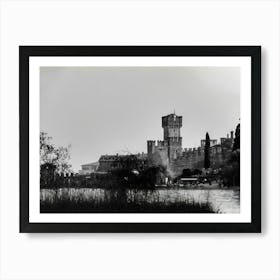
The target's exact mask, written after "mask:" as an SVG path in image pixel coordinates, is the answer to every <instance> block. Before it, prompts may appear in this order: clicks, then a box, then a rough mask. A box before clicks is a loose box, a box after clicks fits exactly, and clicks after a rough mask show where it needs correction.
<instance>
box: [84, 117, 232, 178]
mask: <svg viewBox="0 0 280 280" xmlns="http://www.w3.org/2000/svg"><path fill="white" fill-rule="evenodd" d="M182 124H183V118H182V116H177V115H176V114H175V113H174V114H169V115H167V116H163V117H162V128H163V140H158V141H155V140H148V141H147V154H144V153H142V154H136V155H118V154H117V155H102V156H101V157H100V159H99V161H98V162H97V163H92V164H86V165H82V170H81V171H80V173H81V174H89V173H92V172H108V171H110V170H112V169H115V168H120V167H121V165H122V163H123V162H124V161H125V160H126V158H127V157H131V156H133V157H134V158H135V159H137V161H138V162H139V168H144V167H145V166H153V165H163V166H165V167H166V168H167V170H168V171H169V173H170V174H171V175H172V176H174V177H175V176H177V175H180V174H182V171H183V170H184V169H202V168H203V167H204V148H205V139H203V140H201V142H200V146H199V147H197V148H185V149H183V148H182V137H181V132H180V129H181V127H182ZM233 143H234V137H233V131H231V133H230V136H229V135H227V137H226V138H220V142H219V143H218V141H217V140H216V139H211V140H210V153H209V154H210V162H211V168H213V169H218V168H220V167H222V166H223V165H224V164H225V163H226V161H227V160H228V159H229V157H230V155H231V152H232V147H233ZM91 165H92V168H91ZM87 170H91V171H92V172H88V171H87Z"/></svg>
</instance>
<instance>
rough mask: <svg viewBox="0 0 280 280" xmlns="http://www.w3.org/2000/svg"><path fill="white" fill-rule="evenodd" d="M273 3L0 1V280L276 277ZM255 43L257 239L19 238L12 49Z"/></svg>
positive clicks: (277, 13) (279, 12)
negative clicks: (258, 75) (258, 51)
mask: <svg viewBox="0 0 280 280" xmlns="http://www.w3.org/2000/svg"><path fill="white" fill-rule="evenodd" d="M279 20H280V2H279V1H277V0H274V1H273V0H265V1H257V0H256V1H253V0H246V1H238V0H236V1H210V0H207V1H172V2H171V1H156V0H155V1H145V0H144V1H106V0H105V1H103V2H101V1H100V2H99V1H23V0H21V1H15V0H11V1H7V0H2V1H1V2H0V28H1V29H0V43H1V45H0V46H1V49H0V55H1V57H0V61H1V64H0V67H1V68H0V70H1V80H0V89H1V99H0V105H1V107H0V114H1V151H0V154H1V174H0V180H1V189H0V278H1V279H30V280H32V279H266V280H267V279H275V280H276V279H280V267H279V263H280V260H279V259H280V258H279V257H280V246H279V241H280V227H279V226H280V217H279V213H280V212H279V210H280V209H279V202H280V201H279V199H280V195H279V194H280V193H279V183H280V182H279V167H280V165H279V143H280V142H279V140H280V139H279V127H280V126H279V109H280V108H279V105H280V104H279V77H280V76H279V74H280V73H279V53H280V40H279V39H280V32H279V31H280V30H279V29H280V25H279ZM247 44H248V45H251V44H252V45H262V47H263V54H262V55H263V57H262V58H263V59H262V63H263V64H262V71H263V72H262V131H263V136H262V157H263V159H262V166H263V170H262V186H263V233H262V234H174V235H170V234H134V235H132V234H19V233H18V231H19V186H18V182H19V172H18V166H19V159H18V154H19V150H18V142H19V139H18V136H19V135H18V125H19V121H18V45H247Z"/></svg>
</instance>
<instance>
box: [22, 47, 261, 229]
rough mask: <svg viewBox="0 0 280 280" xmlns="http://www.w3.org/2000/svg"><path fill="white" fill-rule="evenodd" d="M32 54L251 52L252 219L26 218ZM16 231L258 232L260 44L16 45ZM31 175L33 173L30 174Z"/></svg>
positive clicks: (224, 53)
mask: <svg viewBox="0 0 280 280" xmlns="http://www.w3.org/2000/svg"><path fill="white" fill-rule="evenodd" d="M32 56H218V57H219V56H249V57H251V182H252V185H251V222H250V223H31V222H30V221H29V58H30V57H32ZM19 85H20V87H19V100H20V102H19V116H20V232H22V233H32V232H34V233H35V232H37V233H39V232H44V233H46V232H54V233H58V232H65V233H66V232H95V233H121V232H125V233H185V232H190V233H203V232H205V233H212V232H220V233H230V232H231V233H234V232H236V233H237V232H239V233H241V232H244V233H245V232H254V233H259V232H261V47H260V46H19ZM31 176H32V174H31Z"/></svg>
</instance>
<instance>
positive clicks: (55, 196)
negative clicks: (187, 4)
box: [19, 46, 261, 232]
mask: <svg viewBox="0 0 280 280" xmlns="http://www.w3.org/2000/svg"><path fill="white" fill-rule="evenodd" d="M19 57H20V61H19V69H20V72H19V76H20V232H261V47H260V46H20V47H19Z"/></svg>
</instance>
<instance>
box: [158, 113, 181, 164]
mask: <svg viewBox="0 0 280 280" xmlns="http://www.w3.org/2000/svg"><path fill="white" fill-rule="evenodd" d="M181 127H182V116H177V115H176V114H175V113H174V114H170V115H167V116H164V117H162V128H163V140H164V141H167V143H168V159H169V160H170V161H172V160H173V159H176V157H177V155H178V154H181V153H182V137H181V133H180V129H181Z"/></svg>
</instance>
